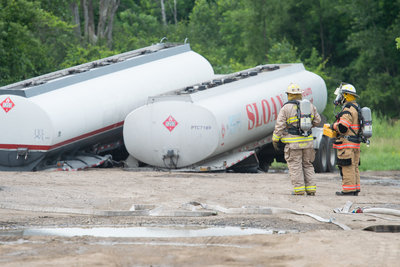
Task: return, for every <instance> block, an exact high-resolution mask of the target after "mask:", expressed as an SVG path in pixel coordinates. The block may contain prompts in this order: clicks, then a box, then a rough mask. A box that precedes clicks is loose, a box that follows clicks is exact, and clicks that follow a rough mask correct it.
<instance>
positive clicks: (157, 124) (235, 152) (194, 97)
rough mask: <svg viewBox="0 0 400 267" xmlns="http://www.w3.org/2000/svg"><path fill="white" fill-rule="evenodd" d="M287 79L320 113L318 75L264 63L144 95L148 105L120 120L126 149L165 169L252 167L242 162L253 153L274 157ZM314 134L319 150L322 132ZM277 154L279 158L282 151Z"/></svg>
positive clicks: (322, 91) (322, 97)
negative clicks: (197, 83)
mask: <svg viewBox="0 0 400 267" xmlns="http://www.w3.org/2000/svg"><path fill="white" fill-rule="evenodd" d="M219 83H221V85H219V86H216V85H218V84H219ZM290 83H297V84H299V86H300V88H302V90H303V98H305V99H308V100H309V101H310V102H311V103H313V104H314V105H315V107H316V108H317V110H318V112H319V113H321V112H322V111H323V110H324V109H325V106H326V102H327V90H326V85H325V82H324V81H323V79H322V78H321V77H319V76H318V75H316V74H314V73H312V72H309V71H306V70H305V69H304V66H303V65H302V64H281V65H273V66H271V65H265V66H260V67H257V68H254V69H249V70H246V71H243V72H239V73H235V74H232V75H228V76H225V77H223V78H222V79H221V80H213V81H210V82H207V83H203V84H199V85H198V86H197V87H194V88H192V87H190V88H183V89H179V90H176V91H173V92H170V93H169V94H163V95H159V96H154V97H149V99H148V103H147V105H145V106H142V107H140V108H139V109H136V110H135V111H133V112H131V113H130V114H129V115H128V116H127V118H126V119H125V124H124V131H123V133H124V142H125V145H126V148H127V150H128V152H129V154H130V155H131V156H132V157H133V158H135V159H137V160H139V161H140V162H144V163H146V164H149V165H151V166H156V167H160V168H169V169H179V168H185V169H186V170H190V169H193V170H221V169H226V168H233V167H234V166H235V165H238V163H239V162H241V163H242V167H246V166H250V165H252V166H254V160H253V163H251V161H248V162H247V163H245V164H243V162H244V159H245V158H250V157H251V156H253V155H255V154H257V155H258V156H259V161H260V162H261V161H263V160H264V161H265V160H269V163H271V162H272V161H273V159H274V157H275V158H277V155H274V150H273V148H272V145H271V141H272V140H271V137H272V132H273V131H274V127H275V123H276V119H277V116H278V114H279V111H280V109H281V108H282V106H283V104H284V103H285V102H286V101H287V95H286V93H285V92H286V89H287V86H288V85H289V84H290ZM315 135H317V140H316V141H315V147H316V148H319V144H320V142H319V139H320V138H321V137H322V131H318V133H317V134H314V136H315ZM138 140H140V141H138ZM263 151H264V152H263ZM279 153H280V154H281V155H280V156H281V157H282V158H283V149H281V151H280V152H279ZM324 153H326V152H324ZM265 157H266V159H260V158H265ZM271 157H272V160H271ZM325 158H326V156H325ZM255 162H256V164H257V165H258V161H257V159H255Z"/></svg>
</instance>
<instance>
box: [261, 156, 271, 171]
mask: <svg viewBox="0 0 400 267" xmlns="http://www.w3.org/2000/svg"><path fill="white" fill-rule="evenodd" d="M258 162H259V167H260V169H261V170H263V171H264V172H268V170H269V167H271V162H270V161H268V160H267V159H266V158H259V159H258Z"/></svg>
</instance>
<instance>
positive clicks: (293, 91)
mask: <svg viewBox="0 0 400 267" xmlns="http://www.w3.org/2000/svg"><path fill="white" fill-rule="evenodd" d="M286 94H287V96H288V102H286V103H285V104H284V105H283V107H282V109H281V110H280V112H279V115H278V119H277V121H276V124H275V130H274V133H273V137H272V141H273V142H272V144H273V146H274V148H275V149H276V150H279V147H278V144H279V141H282V143H285V144H286V145H285V149H284V152H285V160H286V162H287V165H288V168H289V174H290V179H291V181H292V185H293V192H292V194H293V195H304V194H305V193H307V195H312V196H314V195H315V193H316V190H317V185H316V179H315V177H314V176H315V172H314V166H313V165H312V162H313V161H314V159H315V150H314V146H313V136H312V132H311V128H312V127H315V126H317V125H319V123H320V122H321V117H320V116H319V114H318V112H317V109H316V107H315V106H314V105H313V104H311V103H310V101H308V100H307V99H304V100H302V99H303V93H302V91H301V90H300V87H299V86H298V85H297V84H295V83H292V84H290V85H289V87H288V88H287V92H286Z"/></svg>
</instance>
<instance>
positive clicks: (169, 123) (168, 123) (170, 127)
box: [163, 116, 178, 132]
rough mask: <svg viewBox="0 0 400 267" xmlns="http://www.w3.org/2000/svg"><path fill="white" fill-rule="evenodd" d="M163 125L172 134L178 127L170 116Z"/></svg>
mask: <svg viewBox="0 0 400 267" xmlns="http://www.w3.org/2000/svg"><path fill="white" fill-rule="evenodd" d="M163 124H164V126H165V127H167V129H168V130H169V131H170V132H172V130H173V129H174V128H175V127H176V126H177V125H178V122H177V121H176V120H175V119H174V118H172V116H169V117H168V119H166V120H165V121H164V122H163Z"/></svg>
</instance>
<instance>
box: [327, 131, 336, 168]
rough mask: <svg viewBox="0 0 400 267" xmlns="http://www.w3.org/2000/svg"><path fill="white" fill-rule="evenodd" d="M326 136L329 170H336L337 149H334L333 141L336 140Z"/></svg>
mask: <svg viewBox="0 0 400 267" xmlns="http://www.w3.org/2000/svg"><path fill="white" fill-rule="evenodd" d="M325 138H326V141H327V142H326V162H327V164H326V165H327V166H326V167H327V168H326V171H327V172H334V171H335V170H336V153H337V151H336V149H334V148H333V147H332V146H333V143H334V142H335V139H333V138H329V137H327V136H325Z"/></svg>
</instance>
